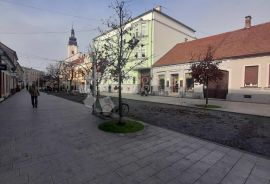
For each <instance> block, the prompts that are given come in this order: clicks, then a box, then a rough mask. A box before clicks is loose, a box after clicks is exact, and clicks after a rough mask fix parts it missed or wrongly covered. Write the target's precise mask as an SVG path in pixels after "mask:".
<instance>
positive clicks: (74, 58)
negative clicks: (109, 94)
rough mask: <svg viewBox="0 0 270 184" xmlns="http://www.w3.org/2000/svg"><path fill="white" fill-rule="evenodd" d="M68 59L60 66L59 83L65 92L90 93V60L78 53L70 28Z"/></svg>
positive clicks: (72, 31) (73, 34)
mask: <svg viewBox="0 0 270 184" xmlns="http://www.w3.org/2000/svg"><path fill="white" fill-rule="evenodd" d="M67 55H68V57H67V58H66V59H65V60H64V63H62V65H61V76H62V77H63V78H61V83H62V86H63V87H64V88H66V89H67V90H78V91H79V92H81V93H87V92H89V91H90V83H89V82H90V81H89V80H88V78H89V76H88V75H89V73H90V70H91V60H90V56H89V54H83V53H81V52H79V49H78V45H77V39H76V37H75V31H74V29H73V27H72V29H71V36H70V37H69V41H68V45H67Z"/></svg>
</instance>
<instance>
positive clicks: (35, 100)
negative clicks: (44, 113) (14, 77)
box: [29, 83, 39, 108]
mask: <svg viewBox="0 0 270 184" xmlns="http://www.w3.org/2000/svg"><path fill="white" fill-rule="evenodd" d="M29 93H30V95H31V102H32V106H33V108H37V105H38V96H39V91H38V88H37V87H36V85H35V84H34V83H33V84H32V86H31V87H30V88H29Z"/></svg>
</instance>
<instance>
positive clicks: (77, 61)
mask: <svg viewBox="0 0 270 184" xmlns="http://www.w3.org/2000/svg"><path fill="white" fill-rule="evenodd" d="M84 58H85V57H79V58H78V59H75V60H73V61H71V62H70V64H72V65H80V64H82V63H83V62H84Z"/></svg>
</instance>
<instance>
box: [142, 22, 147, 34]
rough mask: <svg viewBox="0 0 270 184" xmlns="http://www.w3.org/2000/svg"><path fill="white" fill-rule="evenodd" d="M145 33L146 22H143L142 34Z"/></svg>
mask: <svg viewBox="0 0 270 184" xmlns="http://www.w3.org/2000/svg"><path fill="white" fill-rule="evenodd" d="M145 35H146V24H145V23H143V24H142V36H145Z"/></svg>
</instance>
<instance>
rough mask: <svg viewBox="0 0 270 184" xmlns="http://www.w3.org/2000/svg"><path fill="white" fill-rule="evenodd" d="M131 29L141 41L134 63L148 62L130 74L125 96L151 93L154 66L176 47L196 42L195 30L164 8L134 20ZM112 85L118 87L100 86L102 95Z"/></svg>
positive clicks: (131, 22) (109, 32)
mask: <svg viewBox="0 0 270 184" xmlns="http://www.w3.org/2000/svg"><path fill="white" fill-rule="evenodd" d="M129 28H132V30H131V33H132V34H133V35H132V36H133V37H134V38H138V39H139V40H140V43H139V46H137V47H136V48H135V49H134V51H133V53H132V54H131V59H133V60H134V59H135V58H137V59H140V58H148V59H147V62H145V63H143V64H141V65H140V66H137V67H136V68H134V70H133V71H132V72H130V73H129V76H131V78H130V79H129V80H125V81H124V83H123V85H122V87H123V93H138V92H139V91H140V89H141V88H143V87H144V86H149V90H151V78H152V77H153V74H152V73H151V66H152V65H153V64H154V63H156V61H158V60H159V59H160V58H161V57H162V56H163V55H164V54H165V53H166V52H168V51H169V50H170V49H171V48H172V47H173V46H174V45H175V44H177V43H181V42H186V41H188V40H194V39H195V30H193V29H192V28H190V27H188V26H187V25H185V24H183V23H181V22H180V21H178V20H176V19H174V18H172V17H170V16H168V15H167V14H165V13H163V12H162V11H161V7H160V6H158V7H156V8H155V9H153V10H150V11H147V12H145V13H143V14H141V15H139V16H137V17H135V18H133V19H132V20H131V21H130V22H128V23H127V24H126V25H125V29H129ZM115 34H116V31H115V30H110V31H108V32H106V33H104V34H102V35H100V36H98V37H96V38H94V42H99V41H100V42H102V40H104V39H106V38H107V37H110V36H113V35H115ZM126 39H128V38H125V40H126ZM127 66H128V65H127ZM109 85H111V86H112V89H114V87H115V86H117V83H116V82H112V81H109V82H106V83H104V84H102V85H101V86H100V89H101V91H108V86H109Z"/></svg>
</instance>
